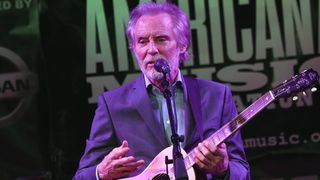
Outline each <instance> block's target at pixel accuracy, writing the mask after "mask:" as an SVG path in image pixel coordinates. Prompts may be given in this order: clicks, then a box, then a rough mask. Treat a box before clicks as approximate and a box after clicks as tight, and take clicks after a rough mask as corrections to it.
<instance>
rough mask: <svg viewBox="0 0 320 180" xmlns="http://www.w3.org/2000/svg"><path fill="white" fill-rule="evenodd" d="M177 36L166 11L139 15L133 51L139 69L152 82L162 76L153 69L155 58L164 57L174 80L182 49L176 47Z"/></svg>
mask: <svg viewBox="0 0 320 180" xmlns="http://www.w3.org/2000/svg"><path fill="white" fill-rule="evenodd" d="M177 39H178V37H177V36H176V34H175V33H174V31H173V23H172V20H171V17H170V15H168V14H166V13H159V14H151V15H143V16H141V17H140V18H139V19H138V21H137V23H136V25H135V27H134V53H135V55H136V57H137V60H138V64H139V66H140V69H141V71H142V72H143V73H144V74H145V75H146V76H147V77H148V79H149V80H150V81H151V82H152V83H157V82H159V80H160V79H161V78H162V76H163V75H162V73H159V72H157V71H156V70H155V69H154V67H153V66H154V62H155V60H157V59H160V58H162V59H165V60H166V61H167V62H168V64H169V66H170V69H171V73H170V74H171V78H172V80H175V78H176V77H177V73H178V69H179V55H180V53H182V52H183V51H185V50H183V49H181V48H179V47H178V42H177Z"/></svg>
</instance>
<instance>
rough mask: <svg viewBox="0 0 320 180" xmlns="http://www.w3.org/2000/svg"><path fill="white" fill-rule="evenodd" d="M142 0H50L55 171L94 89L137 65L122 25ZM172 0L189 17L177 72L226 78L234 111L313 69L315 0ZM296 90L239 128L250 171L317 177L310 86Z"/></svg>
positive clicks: (77, 142)
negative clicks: (185, 57)
mask: <svg viewBox="0 0 320 180" xmlns="http://www.w3.org/2000/svg"><path fill="white" fill-rule="evenodd" d="M146 1H147V0H140V1H139V0H87V1H86V3H83V2H82V1H72V2H60V3H59V2H56V3H52V4H51V5H53V4H55V6H51V11H49V12H48V13H49V15H48V18H46V19H45V20H46V21H45V24H47V25H48V24H49V23H51V24H49V27H47V29H46V30H47V31H49V32H50V33H48V34H50V37H49V36H47V35H44V37H47V39H46V40H47V41H45V42H44V43H45V44H47V47H48V48H46V49H45V51H46V61H47V62H48V67H49V69H48V74H49V76H48V81H49V82H50V87H49V88H48V89H49V91H50V93H49V94H50V95H51V99H52V101H51V103H52V104H51V106H52V109H51V110H52V113H51V116H52V117H53V118H51V119H54V121H55V122H53V123H52V124H53V125H54V130H55V131H52V137H53V145H54V146H55V148H56V149H57V150H58V152H60V153H57V154H56V156H54V157H59V158H56V162H55V164H56V166H55V168H56V169H54V170H53V171H55V172H56V173H57V174H58V175H57V176H58V177H59V176H63V177H64V176H72V175H73V173H74V172H75V170H76V169H77V166H78V162H79V159H80V157H81V155H82V153H83V151H84V145H85V139H86V138H87V137H88V135H89V131H90V127H91V121H92V118H93V115H94V111H95V108H96V105H97V97H98V95H99V94H100V93H102V92H103V91H108V90H111V89H114V88H116V87H119V86H121V85H122V84H124V83H126V82H129V81H131V80H133V79H134V78H135V77H137V76H138V75H139V74H140V71H139V67H138V65H137V63H136V61H135V58H134V56H133V54H132V53H131V52H130V51H129V49H128V44H127V40H126V24H127V22H128V19H129V13H130V10H131V9H132V8H133V7H134V6H136V5H137V4H138V3H141V2H146ZM159 2H160V1H159ZM161 2H162V1H161ZM172 2H173V3H176V4H177V5H178V6H180V7H181V8H182V9H183V10H184V11H185V12H186V14H187V15H188V16H189V17H190V20H191V28H192V47H191V49H190V52H191V54H192V59H191V60H190V61H188V62H185V63H184V64H183V65H182V66H181V71H182V72H183V73H184V74H186V75H192V76H197V77H201V78H204V79H208V80H214V81H219V82H222V83H225V84H227V85H228V86H230V88H231V89H232V91H233V94H234V100H235V102H236V105H237V108H238V111H239V113H240V112H242V111H243V110H244V109H245V108H246V107H248V106H249V105H250V104H251V103H253V102H254V101H255V100H257V99H258V98H259V97H261V96H262V95H263V94H264V93H266V92H268V91H269V90H271V89H273V88H274V87H276V86H277V85H279V84H281V83H282V82H283V81H285V80H286V79H289V78H291V77H293V76H294V75H296V74H299V73H300V72H302V71H304V70H306V69H309V68H312V69H313V70H315V71H317V72H319V73H320V55H319V53H320V36H319V34H320V23H319V22H320V13H319V9H320V3H319V0H190V1H186V0H173V1H172ZM62 7H63V8H62ZM51 29H55V30H59V31H53V30H51ZM47 31H46V32H47ZM65 42H67V43H65ZM49 47H50V48H49ZM57 52H59V53H58V54H57ZM57 72H59V73H57ZM297 96H298V100H296V101H293V100H292V99H291V97H290V98H281V99H280V100H277V101H275V102H274V103H272V104H271V105H269V106H268V107H267V108H265V109H264V110H263V111H262V112H261V113H259V114H258V115H257V116H255V117H254V118H253V119H252V121H251V122H249V123H248V124H247V125H246V126H245V127H243V128H242V129H241V131H242V135H243V139H244V146H245V150H246V153H247V157H248V160H249V163H250V165H251V174H252V179H295V180H298V179H310V180H316V179H319V177H320V173H319V172H320V166H319V165H318V164H319V163H320V128H319V127H320V122H319V121H318V118H317V116H318V112H319V110H320V103H319V102H320V101H319V100H320V97H319V92H315V93H313V92H311V91H310V90H306V91H305V92H301V93H298V94H297ZM57 129H58V131H57ZM69 142H72V143H71V144H70V143H69ZM297 164H298V165H297Z"/></svg>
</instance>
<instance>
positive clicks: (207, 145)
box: [203, 140, 217, 153]
mask: <svg viewBox="0 0 320 180" xmlns="http://www.w3.org/2000/svg"><path fill="white" fill-rule="evenodd" d="M203 144H204V146H206V147H207V148H208V149H209V150H210V152H212V153H214V152H215V151H216V150H217V146H216V145H215V144H212V143H210V142H209V141H207V140H205V141H203Z"/></svg>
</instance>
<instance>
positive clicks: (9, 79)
mask: <svg viewBox="0 0 320 180" xmlns="http://www.w3.org/2000/svg"><path fill="white" fill-rule="evenodd" d="M0 27H1V28H0V144H1V148H0V169H1V171H0V179H16V178H23V177H38V176H42V175H43V174H44V173H45V171H47V169H46V166H45V163H46V162H45V156H44V153H43V152H42V148H43V147H41V146H42V145H43V144H41V141H42V140H43V139H40V137H41V134H40V133H39V132H40V131H39V129H40V127H39V118H38V117H39V115H38V104H37V103H38V101H37V100H38V98H37V96H38V93H39V82H38V73H37V71H38V70H37V66H38V63H39V62H40V59H39V57H40V56H39V48H40V37H39V36H40V34H39V19H38V3H37V1H36V0H10V1H9V0H2V1H0Z"/></svg>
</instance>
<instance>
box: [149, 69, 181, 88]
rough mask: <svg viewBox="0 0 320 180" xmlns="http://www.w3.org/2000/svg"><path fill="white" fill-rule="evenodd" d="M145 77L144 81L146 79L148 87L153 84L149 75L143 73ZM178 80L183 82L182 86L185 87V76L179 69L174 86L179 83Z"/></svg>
mask: <svg viewBox="0 0 320 180" xmlns="http://www.w3.org/2000/svg"><path fill="white" fill-rule="evenodd" d="M143 77H144V81H145V85H146V88H147V89H148V87H149V86H153V85H152V83H151V81H150V80H149V79H148V78H147V76H146V75H145V74H143ZM177 82H179V83H180V84H181V86H182V87H184V80H183V76H182V75H181V72H180V70H179V71H178V77H177V79H176V81H175V82H174V83H173V86H175V85H176V84H177Z"/></svg>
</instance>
